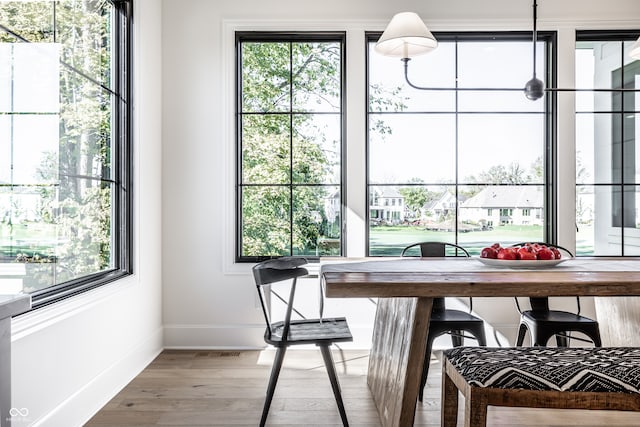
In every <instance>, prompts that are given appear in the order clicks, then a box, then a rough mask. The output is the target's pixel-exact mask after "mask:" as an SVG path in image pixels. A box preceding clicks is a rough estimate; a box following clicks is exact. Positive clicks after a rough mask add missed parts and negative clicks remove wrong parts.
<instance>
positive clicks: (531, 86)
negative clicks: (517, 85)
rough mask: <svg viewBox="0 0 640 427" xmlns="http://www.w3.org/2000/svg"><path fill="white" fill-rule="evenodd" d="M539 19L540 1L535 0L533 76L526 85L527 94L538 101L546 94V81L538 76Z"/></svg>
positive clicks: (525, 92)
mask: <svg viewBox="0 0 640 427" xmlns="http://www.w3.org/2000/svg"><path fill="white" fill-rule="evenodd" d="M537 20H538V2H537V0H533V78H532V79H531V80H529V81H528V82H527V84H526V85H525V86H524V94H525V96H526V97H527V98H528V99H530V100H532V101H536V100H538V99H540V98H542V96H543V95H544V83H543V82H542V80H540V79H539V78H537V77H536V42H537V41H538V32H537V28H536V22H537Z"/></svg>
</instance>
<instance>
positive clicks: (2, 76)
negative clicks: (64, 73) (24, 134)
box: [0, 3, 60, 113]
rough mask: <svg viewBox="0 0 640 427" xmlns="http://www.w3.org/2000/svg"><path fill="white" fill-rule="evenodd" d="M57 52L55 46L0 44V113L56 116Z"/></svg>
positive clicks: (48, 44)
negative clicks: (35, 113)
mask: <svg viewBox="0 0 640 427" xmlns="http://www.w3.org/2000/svg"><path fill="white" fill-rule="evenodd" d="M1 5H2V3H0V8H1V7H2V6H1ZM0 22H1V21H0ZM59 48H60V46H59V45H58V44H54V43H1V42H0V111H1V112H18V113H34V112H39V113H44V112H50V113H57V112H58V109H59V103H60V101H59V92H60V77H59V65H60V52H59Z"/></svg>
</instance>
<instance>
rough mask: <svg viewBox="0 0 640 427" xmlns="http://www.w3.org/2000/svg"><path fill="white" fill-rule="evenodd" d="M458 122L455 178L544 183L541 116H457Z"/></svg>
mask: <svg viewBox="0 0 640 427" xmlns="http://www.w3.org/2000/svg"><path fill="white" fill-rule="evenodd" d="M523 96H524V95H523ZM458 120H459V136H458V138H459V142H458V146H459V148H458V162H459V174H460V176H461V177H463V179H464V180H465V181H466V182H468V183H473V182H486V183H491V184H522V183H542V182H544V174H543V171H544V169H543V167H542V159H543V156H544V128H545V125H544V116H542V115H537V114H536V115H516V114H510V115H508V116H507V117H505V116H504V115H499V114H482V115H480V114H460V115H459V119H458ZM485 180H488V181H485Z"/></svg>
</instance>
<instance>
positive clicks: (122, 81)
mask: <svg viewBox="0 0 640 427" xmlns="http://www.w3.org/2000/svg"><path fill="white" fill-rule="evenodd" d="M108 1H109V3H111V5H112V7H113V18H112V28H113V29H114V30H113V33H112V34H113V38H112V40H111V43H112V46H113V56H112V61H113V69H114V70H115V71H114V72H113V73H112V77H113V81H112V87H111V89H108V90H109V91H110V92H111V93H112V94H113V95H114V101H113V103H112V105H113V110H112V116H113V118H112V123H113V127H112V131H111V141H112V153H113V154H112V157H113V174H112V175H113V176H112V178H111V179H103V181H105V183H106V184H111V185H115V190H114V193H113V206H112V207H111V213H112V216H111V221H112V225H111V230H112V232H113V235H112V236H111V237H112V242H113V250H112V253H111V259H112V260H113V267H112V268H109V269H106V270H104V271H100V272H98V273H94V274H89V275H86V276H82V277H79V278H76V279H73V280H70V281H66V282H62V283H60V284H54V285H53V286H50V287H47V288H44V289H41V290H37V291H34V292H32V293H31V299H32V308H31V310H35V309H38V308H41V307H44V306H47V305H50V304H53V303H55V302H58V301H61V300H64V299H66V298H69V297H72V296H75V295H78V294H81V293H84V292H86V291H89V290H91V289H94V288H97V287H99V286H103V285H106V284H108V283H111V282H113V281H115V280H118V279H120V278H122V277H125V276H128V275H131V274H133V256H132V248H133V234H132V229H133V211H132V210H133V209H132V208H133V192H132V185H133V180H132V177H133V164H132V159H133V151H132V117H133V114H132V111H133V103H132V94H133V90H132V83H133V72H132V71H133V59H132V46H133V37H132V32H133V0H108ZM53 19H55V13H54V17H53ZM5 30H10V29H6V28H5ZM12 34H13V35H14V36H16V37H17V38H18V39H20V40H21V41H22V42H28V40H26V39H24V38H22V37H20V36H19V35H16V34H14V33H12ZM62 65H63V66H66V67H67V68H69V66H67V65H66V64H62ZM71 68H72V67H71ZM74 71H76V72H78V73H81V72H80V71H77V70H74ZM83 76H84V78H87V79H90V80H91V78H90V77H88V76H86V75H83ZM94 83H95V84H98V85H100V83H98V82H95V81H94ZM103 88H104V86H103ZM105 89H106V88H105Z"/></svg>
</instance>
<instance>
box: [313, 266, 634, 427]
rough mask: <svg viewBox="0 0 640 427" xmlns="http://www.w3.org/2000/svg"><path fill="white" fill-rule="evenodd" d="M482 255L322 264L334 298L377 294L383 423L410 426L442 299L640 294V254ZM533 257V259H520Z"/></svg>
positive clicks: (374, 359) (376, 382)
mask: <svg viewBox="0 0 640 427" xmlns="http://www.w3.org/2000/svg"><path fill="white" fill-rule="evenodd" d="M480 261H481V260H479V259H477V258H456V257H451V258H412V259H411V258H403V259H375V258H371V259H365V260H360V261H356V262H349V260H348V259H346V260H345V262H335V261H334V262H331V263H326V264H324V263H323V264H322V265H321V267H320V278H321V283H322V284H323V287H324V292H325V293H326V296H327V297H329V298H357V297H365V298H379V300H378V306H377V310H376V317H375V324H374V329H373V337H372V345H371V351H370V358H369V367H368V374H367V384H368V386H369V388H370V390H371V393H372V396H373V399H374V401H375V404H376V407H377V409H378V414H379V416H380V421H381V423H382V425H383V426H385V427H387V426H393V427H397V426H402V427H404V426H412V425H413V423H414V417H415V411H416V401H417V398H418V391H419V387H420V373H421V372H422V364H423V361H424V354H425V351H426V342H427V333H428V329H429V317H430V315H431V308H432V304H433V298H437V297H514V296H521V297H553V296H576V295H579V296H640V258H626V257H625V258H600V257H598V258H576V259H568V260H566V261H565V262H562V263H559V264H557V265H553V266H548V265H541V264H539V265H536V264H531V265H530V266H526V265H522V266H517V267H525V266H526V267H528V268H512V267H509V268H504V267H501V266H499V265H497V266H494V265H485V264H484V263H482V262H480ZM522 262H523V263H524V262H529V263H535V262H536V261H522Z"/></svg>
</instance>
